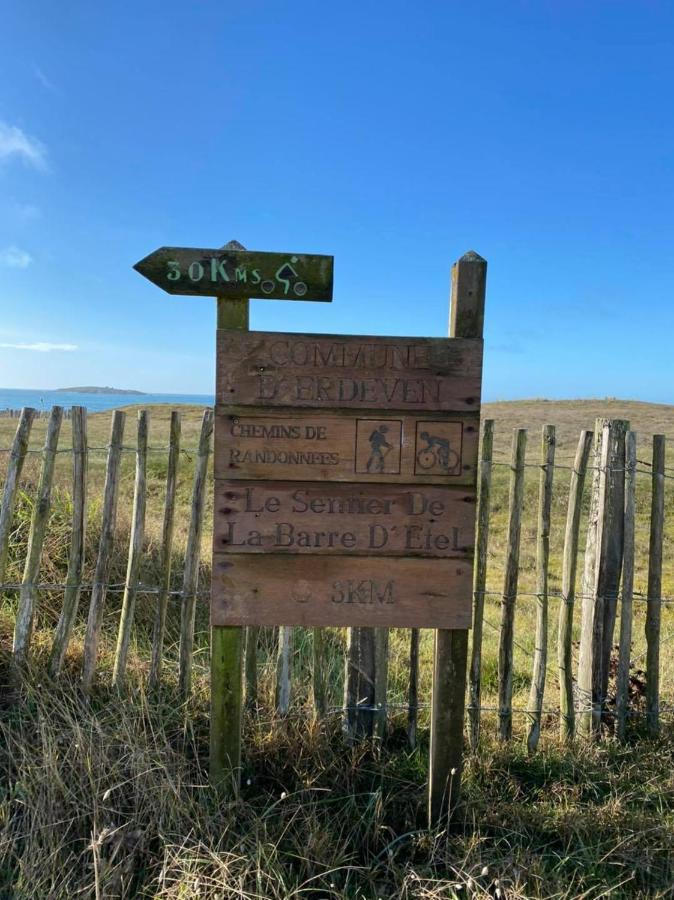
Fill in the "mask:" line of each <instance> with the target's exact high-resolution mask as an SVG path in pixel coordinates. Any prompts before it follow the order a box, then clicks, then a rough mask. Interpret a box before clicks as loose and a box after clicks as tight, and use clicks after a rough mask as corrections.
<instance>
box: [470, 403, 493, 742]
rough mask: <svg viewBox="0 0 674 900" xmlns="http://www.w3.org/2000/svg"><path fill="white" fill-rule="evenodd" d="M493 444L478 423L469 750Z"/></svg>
mask: <svg viewBox="0 0 674 900" xmlns="http://www.w3.org/2000/svg"><path fill="white" fill-rule="evenodd" d="M493 446H494V420H493V419H485V420H484V422H483V423H482V443H481V455H480V471H479V475H478V494H477V522H476V526H475V563H474V566H473V640H472V645H471V654H470V671H469V674H468V698H469V702H468V721H469V730H468V736H469V742H470V748H471V750H473V751H475V750H477V746H478V742H479V740H480V704H481V703H482V632H483V627H484V599H485V590H486V587H487V548H488V544H489V511H490V506H491V503H490V500H491V497H490V494H491V461H492V451H493Z"/></svg>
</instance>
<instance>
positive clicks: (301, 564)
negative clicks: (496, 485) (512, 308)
mask: <svg viewBox="0 0 674 900" xmlns="http://www.w3.org/2000/svg"><path fill="white" fill-rule="evenodd" d="M217 359H218V364H217V403H216V441H215V477H216V487H215V505H214V511H215V527H214V546H213V552H214V565H213V593H212V604H211V620H212V623H213V624H214V625H307V626H329V625H343V626H349V625H374V626H391V627H395V626H400V627H433V628H468V627H470V622H471V605H472V558H473V548H474V524H475V523H474V517H475V483H476V466H477V451H478V426H479V410H480V382H481V373H482V342H481V341H470V340H464V339H437V338H432V339H431V338H383V337H368V336H348V337H341V336H332V335H309V334H278V333H264V332H229V331H220V332H218V357H217Z"/></svg>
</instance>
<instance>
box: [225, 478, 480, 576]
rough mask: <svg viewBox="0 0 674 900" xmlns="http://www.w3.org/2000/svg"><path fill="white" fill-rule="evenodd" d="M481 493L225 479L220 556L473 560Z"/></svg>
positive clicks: (461, 490)
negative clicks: (406, 557)
mask: <svg viewBox="0 0 674 900" xmlns="http://www.w3.org/2000/svg"><path fill="white" fill-rule="evenodd" d="M474 521H475V495H474V491H473V490H472V489H471V490H467V489H466V488H460V487H459V488H452V487H439V486H438V487H435V486H433V487H427V486H422V487H408V486H407V485H400V486H397V485H390V486H389V485H379V484H377V485H357V484H333V483H329V484H316V483H311V482H299V483H298V482H292V483H287V482H272V481H268V482H264V483H248V482H240V481H218V482H216V487H215V521H214V528H215V535H214V541H213V547H214V550H215V552H228V553H283V554H286V553H287V554H305V555H306V554H312V555H314V554H328V555H367V556H426V557H437V558H443V557H447V558H452V559H471V558H472V554H473V541H474Z"/></svg>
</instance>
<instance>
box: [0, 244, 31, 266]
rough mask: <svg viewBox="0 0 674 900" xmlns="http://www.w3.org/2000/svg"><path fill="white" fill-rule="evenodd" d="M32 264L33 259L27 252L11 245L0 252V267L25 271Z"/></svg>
mask: <svg viewBox="0 0 674 900" xmlns="http://www.w3.org/2000/svg"><path fill="white" fill-rule="evenodd" d="M32 262H33V257H32V256H31V255H30V253H28V251H27V250H21V248H20V247H15V246H14V245H13V244H12V246H11V247H5V248H4V250H0V266H6V267H7V268H8V269H27V268H28V266H29V265H30V264H31V263H32Z"/></svg>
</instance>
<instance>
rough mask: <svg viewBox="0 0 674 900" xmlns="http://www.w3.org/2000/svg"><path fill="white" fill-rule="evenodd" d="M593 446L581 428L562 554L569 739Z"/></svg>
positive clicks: (563, 685) (563, 714)
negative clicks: (579, 573)
mask: <svg viewBox="0 0 674 900" xmlns="http://www.w3.org/2000/svg"><path fill="white" fill-rule="evenodd" d="M591 449H592V432H591V431H581V433H580V438H579V440H578V447H577V449H576V456H575V458H574V461H573V469H572V470H571V483H570V485H569V505H568V509H567V514H566V529H565V532H564V551H563V556H562V597H561V600H560V603H559V628H558V637H557V663H558V668H559V708H560V716H559V728H560V736H561V738H562V740H564V741H570V740H571V739H572V738H573V736H574V734H575V730H576V719H575V712H574V699H573V658H572V645H573V608H574V604H575V600H576V572H577V568H578V543H579V534H580V516H581V511H582V507H583V488H584V485H585V474H586V472H587V463H588V459H589V457H590V450H591Z"/></svg>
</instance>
